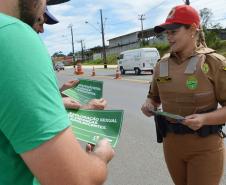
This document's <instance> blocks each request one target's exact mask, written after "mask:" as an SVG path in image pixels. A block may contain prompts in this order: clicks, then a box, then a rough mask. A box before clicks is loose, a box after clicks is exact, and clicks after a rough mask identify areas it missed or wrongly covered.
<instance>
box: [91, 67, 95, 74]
mask: <svg viewBox="0 0 226 185" xmlns="http://www.w3.org/2000/svg"><path fill="white" fill-rule="evenodd" d="M91 76H96V71H95V68H94V66H93V70H92V74H91Z"/></svg>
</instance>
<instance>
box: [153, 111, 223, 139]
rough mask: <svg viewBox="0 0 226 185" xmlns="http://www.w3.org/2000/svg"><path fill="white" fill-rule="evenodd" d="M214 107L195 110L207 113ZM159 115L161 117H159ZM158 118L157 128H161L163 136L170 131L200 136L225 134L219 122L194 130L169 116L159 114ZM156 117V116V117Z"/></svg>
mask: <svg viewBox="0 0 226 185" xmlns="http://www.w3.org/2000/svg"><path fill="white" fill-rule="evenodd" d="M214 110H216V109H211V110H208V111H203V112H197V113H199V114H200V113H207V112H212V111H214ZM160 117H161V118H160ZM160 117H159V118H160V119H159V124H158V125H159V129H160V130H161V133H162V135H163V137H165V136H166V134H167V133H169V132H172V133H175V134H197V135H199V136H201V137H206V136H208V135H210V134H215V133H218V134H220V136H222V135H223V136H222V137H225V134H224V133H223V131H222V127H223V126H224V125H225V124H219V125H204V126H202V127H201V128H200V129H198V130H196V131H194V130H192V129H190V128H189V127H187V126H185V125H183V124H181V123H176V122H175V121H173V120H172V119H170V118H166V117H162V116H160ZM157 119H158V118H157Z"/></svg>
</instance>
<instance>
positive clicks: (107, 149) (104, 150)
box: [94, 139, 115, 163]
mask: <svg viewBox="0 0 226 185" xmlns="http://www.w3.org/2000/svg"><path fill="white" fill-rule="evenodd" d="M94 154H96V155H97V156H98V157H99V158H101V159H102V160H103V161H104V162H105V163H108V162H109V161H110V160H111V159H112V158H113V157H114V155H115V152H114V150H113V148H112V147H111V145H110V143H109V142H108V139H103V140H100V141H99V142H98V143H97V145H96V146H95V148H94Z"/></svg>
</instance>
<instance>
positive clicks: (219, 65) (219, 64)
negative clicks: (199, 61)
mask: <svg viewBox="0 0 226 185" xmlns="http://www.w3.org/2000/svg"><path fill="white" fill-rule="evenodd" d="M203 51H204V52H203V54H205V56H206V60H205V62H206V63H207V64H209V65H210V66H212V68H215V69H224V70H226V58H225V57H224V56H223V55H221V54H219V53H217V52H216V51H215V50H213V49H211V48H205V49H203Z"/></svg>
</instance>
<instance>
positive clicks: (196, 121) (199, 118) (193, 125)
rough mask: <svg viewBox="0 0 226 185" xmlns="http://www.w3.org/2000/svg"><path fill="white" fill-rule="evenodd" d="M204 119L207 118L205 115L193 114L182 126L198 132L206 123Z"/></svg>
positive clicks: (186, 118)
mask: <svg viewBox="0 0 226 185" xmlns="http://www.w3.org/2000/svg"><path fill="white" fill-rule="evenodd" d="M204 118H205V115H204V114H192V115H190V116H186V117H185V120H184V121H183V122H182V124H184V125H186V126H187V127H189V128H190V129H192V130H194V131H196V130H198V129H200V128H201V127H202V126H203V125H204V123H205V119H204Z"/></svg>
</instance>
